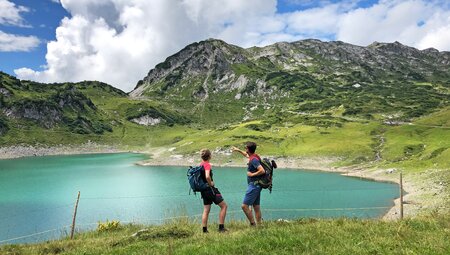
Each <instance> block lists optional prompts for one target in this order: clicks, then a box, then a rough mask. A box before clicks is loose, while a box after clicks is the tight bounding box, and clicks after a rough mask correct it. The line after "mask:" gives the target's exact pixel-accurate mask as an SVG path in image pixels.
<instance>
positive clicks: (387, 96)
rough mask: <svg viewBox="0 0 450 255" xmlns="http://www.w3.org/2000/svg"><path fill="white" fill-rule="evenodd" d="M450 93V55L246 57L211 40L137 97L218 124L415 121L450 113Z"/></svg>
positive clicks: (289, 49)
mask: <svg viewBox="0 0 450 255" xmlns="http://www.w3.org/2000/svg"><path fill="white" fill-rule="evenodd" d="M449 93H450V52H439V51H438V50H436V49H426V50H418V49H415V48H412V47H408V46H405V45H402V44H400V43H398V42H395V43H377V42H375V43H373V44H371V45H369V46H367V47H360V46H356V45H351V44H347V43H344V42H321V41H319V40H303V41H297V42H293V43H285V42H282V43H276V44H273V45H269V46H266V47H262V48H259V47H252V48H248V49H243V48H240V47H238V46H234V45H230V44H227V43H225V42H223V41H220V40H214V39H210V40H206V41H202V42H199V43H193V44H190V45H188V46H186V47H185V48H184V49H182V50H181V51H180V52H178V53H176V54H174V55H172V56H170V57H168V58H167V59H166V60H165V61H164V62H162V63H160V64H158V65H157V66H156V67H155V68H154V69H152V70H150V72H149V73H148V75H147V76H146V77H145V78H144V79H143V80H141V81H139V82H138V84H137V86H136V88H135V90H133V91H132V92H131V93H130V96H131V97H132V98H136V99H142V98H147V99H157V100H163V101H165V102H167V103H168V104H171V105H177V106H180V108H181V109H185V111H184V112H185V114H187V115H191V116H192V118H196V119H197V121H200V122H213V123H214V124H219V123H223V122H233V121H242V120H247V119H261V116H278V117H279V116H284V117H285V118H288V119H289V118H291V117H292V114H302V113H320V114H328V115H336V116H337V115H338V116H354V117H362V118H366V119H373V118H375V119H380V118H381V119H389V120H391V121H392V119H394V121H410V120H411V119H412V118H415V117H419V116H422V115H425V114H428V113H431V112H433V111H435V110H437V109H439V108H442V107H445V106H447V105H448V104H449V100H450V96H449ZM286 115H288V116H286ZM289 116H290V117H289Z"/></svg>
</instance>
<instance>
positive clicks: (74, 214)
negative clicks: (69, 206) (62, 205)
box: [70, 191, 80, 239]
mask: <svg viewBox="0 0 450 255" xmlns="http://www.w3.org/2000/svg"><path fill="white" fill-rule="evenodd" d="M78 201H80V192H79V191H78V197H77V202H76V203H75V210H74V212H73V219H72V230H71V231H70V239H73V232H74V231H75V219H76V218H77V209H78Z"/></svg>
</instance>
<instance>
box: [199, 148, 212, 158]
mask: <svg viewBox="0 0 450 255" xmlns="http://www.w3.org/2000/svg"><path fill="white" fill-rule="evenodd" d="M200 157H201V158H202V159H203V160H205V161H207V160H210V159H211V151H209V150H208V149H203V150H201V151H200Z"/></svg>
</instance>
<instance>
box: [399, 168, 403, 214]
mask: <svg viewBox="0 0 450 255" xmlns="http://www.w3.org/2000/svg"><path fill="white" fill-rule="evenodd" d="M400 220H403V178H402V172H400Z"/></svg>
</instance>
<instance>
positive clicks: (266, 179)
mask: <svg viewBox="0 0 450 255" xmlns="http://www.w3.org/2000/svg"><path fill="white" fill-rule="evenodd" d="M256 158H257V159H259V161H260V163H261V166H262V167H263V168H264V171H265V172H266V173H265V174H264V175H262V176H261V177H260V179H259V180H257V181H255V184H258V185H259V186H261V188H263V189H268V190H269V191H270V193H272V186H273V185H272V181H273V170H274V169H276V168H277V163H275V160H269V159H268V158H263V159H261V158H260V157H259V156H257V155H256Z"/></svg>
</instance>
